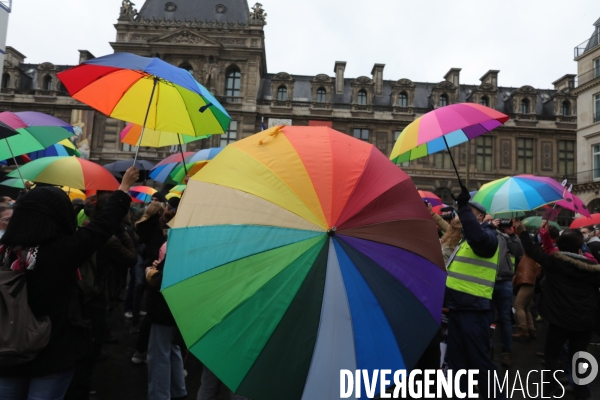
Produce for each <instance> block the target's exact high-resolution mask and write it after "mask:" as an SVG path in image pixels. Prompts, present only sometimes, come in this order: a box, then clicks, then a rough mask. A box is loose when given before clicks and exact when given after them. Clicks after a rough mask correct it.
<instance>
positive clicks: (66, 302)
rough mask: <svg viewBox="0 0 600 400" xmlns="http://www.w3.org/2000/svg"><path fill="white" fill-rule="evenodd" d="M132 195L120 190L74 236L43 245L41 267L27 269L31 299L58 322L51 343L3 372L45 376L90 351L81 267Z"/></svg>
mask: <svg viewBox="0 0 600 400" xmlns="http://www.w3.org/2000/svg"><path fill="white" fill-rule="evenodd" d="M130 203H131V198H130V197H129V195H127V194H126V193H124V192H122V191H120V190H119V191H116V192H115V193H114V194H112V195H111V197H110V198H109V199H108V201H107V204H106V206H105V208H104V210H103V211H102V212H100V213H99V214H98V216H97V217H96V218H95V219H94V221H92V222H90V223H89V224H88V225H87V226H86V227H83V228H80V229H79V230H77V232H76V233H74V234H72V235H62V236H57V237H56V238H55V239H53V240H51V241H49V242H46V243H44V244H42V245H41V246H40V248H39V251H38V256H37V263H36V266H35V269H33V270H31V271H26V274H27V294H28V303H29V307H30V308H31V310H32V312H33V313H34V314H35V315H36V316H38V317H41V316H45V315H47V316H49V317H50V321H51V324H52V330H51V335H50V341H49V343H48V345H47V346H46V347H45V348H44V349H43V350H42V351H41V352H40V353H39V354H38V356H37V357H36V358H35V359H33V360H32V361H30V362H28V363H25V364H22V365H19V366H13V367H7V368H0V376H23V377H32V376H45V375H49V374H53V373H57V372H62V371H66V370H69V369H73V368H75V365H76V364H77V362H78V361H79V360H81V359H82V358H83V357H84V356H85V355H87V353H88V351H89V350H90V346H91V342H90V333H89V326H88V325H87V323H86V322H85V321H83V320H82V319H81V313H80V303H79V300H80V299H79V293H78V284H77V282H78V277H77V268H79V266H80V265H81V264H82V263H83V262H85V261H86V260H87V259H89V258H90V257H91V255H92V254H93V253H95V252H97V251H98V249H99V248H100V247H101V246H102V245H103V244H104V243H106V241H107V240H108V239H109V238H110V237H111V236H112V235H113V234H114V232H115V231H116V230H117V228H118V226H119V224H120V223H121V221H122V220H123V217H125V215H126V214H127V212H128V211H129V204H130Z"/></svg>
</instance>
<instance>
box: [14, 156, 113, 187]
mask: <svg viewBox="0 0 600 400" xmlns="http://www.w3.org/2000/svg"><path fill="white" fill-rule="evenodd" d="M20 171H21V172H22V174H23V177H24V178H25V179H28V180H30V181H33V182H41V183H48V184H50V185H56V186H69V187H71V188H75V189H81V190H86V191H88V190H91V191H94V190H117V189H118V188H119V182H117V180H116V179H115V178H114V177H113V176H112V175H111V173H110V172H109V171H108V170H107V169H106V168H104V167H103V166H101V165H98V164H96V163H93V162H91V161H87V160H84V159H81V158H78V157H44V158H38V159H37V160H33V161H31V162H30V163H28V164H25V165H23V166H21V167H20ZM17 173H18V171H13V172H11V173H10V174H8V175H7V176H8V177H9V178H16V177H18V176H19V175H18V174H17Z"/></svg>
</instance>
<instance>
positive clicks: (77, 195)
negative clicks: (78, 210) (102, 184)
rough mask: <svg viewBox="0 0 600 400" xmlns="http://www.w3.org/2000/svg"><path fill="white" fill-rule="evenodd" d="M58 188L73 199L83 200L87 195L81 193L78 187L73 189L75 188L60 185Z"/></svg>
mask: <svg viewBox="0 0 600 400" xmlns="http://www.w3.org/2000/svg"><path fill="white" fill-rule="evenodd" d="M60 188H61V189H62V190H63V191H64V192H65V193H66V194H67V195H68V196H69V198H70V199H71V200H75V199H81V200H85V199H86V197H87V196H86V195H85V193H83V192H82V191H81V190H79V189H75V188H72V187H69V186H61V187H60Z"/></svg>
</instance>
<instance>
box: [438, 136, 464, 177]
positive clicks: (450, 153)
mask: <svg viewBox="0 0 600 400" xmlns="http://www.w3.org/2000/svg"><path fill="white" fill-rule="evenodd" d="M442 137H443V138H444V143H445V144H446V149H447V150H448V154H449V155H450V161H452V166H453V167H454V172H456V177H457V178H458V184H459V185H460V186H461V187H462V186H463V183H462V181H461V180H460V175H459V174H458V169H456V163H454V157H452V152H451V151H450V146H448V142H447V141H446V136H442Z"/></svg>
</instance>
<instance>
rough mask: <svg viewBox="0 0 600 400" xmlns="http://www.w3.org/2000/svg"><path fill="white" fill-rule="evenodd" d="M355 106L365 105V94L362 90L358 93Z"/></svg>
mask: <svg viewBox="0 0 600 400" xmlns="http://www.w3.org/2000/svg"><path fill="white" fill-rule="evenodd" d="M357 104H358V105H359V106H366V105H367V92H366V91H365V90H364V89H361V90H359V91H358V101H357Z"/></svg>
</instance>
